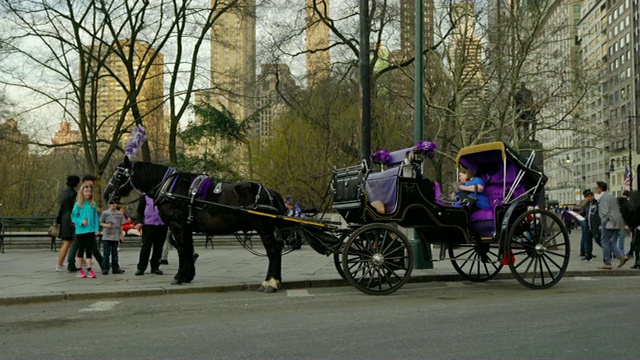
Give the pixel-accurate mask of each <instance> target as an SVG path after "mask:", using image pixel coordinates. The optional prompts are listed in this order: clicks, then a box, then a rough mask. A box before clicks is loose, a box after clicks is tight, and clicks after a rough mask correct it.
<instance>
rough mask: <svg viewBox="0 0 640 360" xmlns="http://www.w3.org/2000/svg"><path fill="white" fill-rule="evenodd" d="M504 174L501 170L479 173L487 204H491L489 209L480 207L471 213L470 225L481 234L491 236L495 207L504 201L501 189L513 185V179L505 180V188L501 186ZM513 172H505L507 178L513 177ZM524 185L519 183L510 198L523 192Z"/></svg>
mask: <svg viewBox="0 0 640 360" xmlns="http://www.w3.org/2000/svg"><path fill="white" fill-rule="evenodd" d="M503 175H504V174H503V173H502V170H500V171H498V172H495V173H493V174H481V175H479V176H480V178H481V179H482V180H483V181H484V183H485V187H484V193H485V194H486V195H487V197H488V198H489V204H490V205H491V208H490V209H481V210H477V211H474V212H473V213H472V214H471V217H470V219H469V220H470V221H471V225H472V226H473V227H474V228H475V229H476V230H477V231H478V233H480V235H482V236H493V234H495V231H496V223H495V221H496V208H497V207H499V206H501V205H502V204H503V203H504V196H503V190H504V191H505V192H507V193H508V192H509V190H510V189H511V186H512V185H513V181H507V183H506V188H504V187H503V184H504V176H503ZM514 178H515V175H514V174H507V179H514ZM525 191H526V190H525V188H524V185H522V184H520V185H519V186H518V188H517V189H516V190H515V191H514V193H513V196H512V199H514V198H516V197H518V196H520V195H522V194H524V193H525Z"/></svg>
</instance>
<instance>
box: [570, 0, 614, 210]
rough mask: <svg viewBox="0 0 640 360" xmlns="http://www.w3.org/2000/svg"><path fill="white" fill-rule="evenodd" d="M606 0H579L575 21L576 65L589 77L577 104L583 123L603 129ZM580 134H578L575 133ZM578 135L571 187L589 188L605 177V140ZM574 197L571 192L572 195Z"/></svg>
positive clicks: (606, 62) (571, 157)
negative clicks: (580, 0)
mask: <svg viewBox="0 0 640 360" xmlns="http://www.w3.org/2000/svg"><path fill="white" fill-rule="evenodd" d="M606 26H607V0H587V1H583V3H582V6H581V12H580V20H579V22H578V34H577V36H578V37H577V39H576V41H577V43H578V44H579V46H580V47H579V56H580V65H579V66H580V68H581V71H583V72H584V73H585V74H586V76H588V77H589V78H591V79H592V80H591V81H589V83H588V85H587V86H588V90H587V93H586V94H585V95H586V96H585V98H584V100H583V101H582V103H581V106H580V108H579V114H580V116H581V117H582V119H583V121H584V122H585V123H586V124H589V126H590V127H591V128H592V129H594V130H596V131H595V132H597V130H599V129H605V127H604V126H605V125H604V124H605V120H606V115H605V114H606V111H605V110H606V96H605V91H606V88H607V75H606V74H607V72H608V69H607V67H608V55H607V52H608V50H607V43H608V39H607V32H606V30H605V29H606ZM578 135H580V134H578ZM581 137H582V138H581V139H578V142H576V144H578V148H577V149H574V150H573V151H571V152H572V154H571V156H570V157H569V158H570V159H571V160H572V163H571V165H572V167H573V173H574V183H575V188H579V189H585V188H593V187H594V186H595V185H594V184H595V183H596V181H600V180H605V181H609V179H607V178H606V177H605V175H606V173H607V172H608V171H609V170H608V169H609V164H608V163H607V158H608V155H607V154H606V152H605V151H602V150H601V149H604V148H605V146H606V145H605V143H606V141H605V140H604V139H603V138H602V137H600V136H597V135H596V134H593V135H590V134H584V133H582V136H581ZM573 200H574V201H575V194H574V199H573Z"/></svg>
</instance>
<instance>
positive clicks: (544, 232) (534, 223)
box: [507, 209, 570, 289]
mask: <svg viewBox="0 0 640 360" xmlns="http://www.w3.org/2000/svg"><path fill="white" fill-rule="evenodd" d="M527 219H529V220H527ZM531 219H532V220H531ZM529 221H530V222H529ZM514 224H519V225H517V226H513V227H512V228H511V229H510V232H509V237H508V238H509V239H510V240H509V241H508V242H507V247H508V250H509V251H511V253H512V254H513V255H514V256H516V258H517V261H516V263H513V264H511V263H510V264H509V267H510V269H511V272H512V273H513V275H514V277H515V278H516V279H517V280H518V281H519V282H520V283H522V284H523V285H525V286H527V287H530V288H534V289H544V288H548V287H550V286H553V285H554V284H556V283H557V282H558V281H559V280H560V279H561V278H562V275H563V274H564V272H565V271H566V268H567V265H568V262H569V251H570V249H569V245H570V244H569V235H568V233H567V232H566V231H565V230H564V227H563V226H562V223H561V222H560V219H558V218H557V217H556V216H555V215H554V214H552V213H551V212H549V211H546V210H539V209H534V210H529V211H528V212H526V213H524V214H522V215H520V216H519V217H518V219H517V220H516V221H514ZM525 235H531V239H528V238H527V236H525Z"/></svg>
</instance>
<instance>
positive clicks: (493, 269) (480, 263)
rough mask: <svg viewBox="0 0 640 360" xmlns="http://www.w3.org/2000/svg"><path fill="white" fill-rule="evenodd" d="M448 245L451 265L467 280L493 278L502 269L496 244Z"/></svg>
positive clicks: (476, 280) (474, 280) (477, 280)
mask: <svg viewBox="0 0 640 360" xmlns="http://www.w3.org/2000/svg"><path fill="white" fill-rule="evenodd" d="M442 246H445V245H444V244H443V245H442ZM448 247H449V258H450V259H451V265H453V268H454V269H456V271H457V272H458V274H460V275H461V276H462V277H464V278H465V279H467V280H470V281H473V282H481V281H487V280H490V279H493V278H494V277H495V276H496V275H498V273H499V272H500V270H501V269H502V265H501V264H500V262H499V261H498V254H499V250H498V245H497V244H491V243H482V244H460V245H448Z"/></svg>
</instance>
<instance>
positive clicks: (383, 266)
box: [342, 224, 413, 295]
mask: <svg viewBox="0 0 640 360" xmlns="http://www.w3.org/2000/svg"><path fill="white" fill-rule="evenodd" d="M342 267H343V269H344V275H345V277H346V279H347V281H349V283H350V284H351V285H353V286H354V287H355V288H356V289H358V290H360V291H362V292H363V293H365V294H369V295H387V294H391V293H392V292H394V291H396V290H398V289H399V288H400V287H402V285H404V284H405V283H406V282H407V281H408V280H409V276H410V275H411V270H412V269H413V252H412V250H411V244H410V243H409V240H407V237H406V236H404V234H402V233H400V232H399V231H398V230H397V229H396V228H394V227H393V226H391V225H388V224H368V225H365V226H363V227H361V228H359V229H358V230H356V231H355V232H354V233H353V234H352V235H351V236H350V237H349V239H348V240H347V242H346V243H345V245H344V248H343V250H342Z"/></svg>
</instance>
